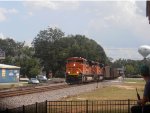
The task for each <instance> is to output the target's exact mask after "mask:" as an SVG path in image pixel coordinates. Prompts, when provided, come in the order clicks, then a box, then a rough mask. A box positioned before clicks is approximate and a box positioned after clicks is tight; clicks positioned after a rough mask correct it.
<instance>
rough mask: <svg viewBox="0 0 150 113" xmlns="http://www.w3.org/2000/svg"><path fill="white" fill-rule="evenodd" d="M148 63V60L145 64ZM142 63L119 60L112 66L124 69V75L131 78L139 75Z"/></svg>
mask: <svg viewBox="0 0 150 113" xmlns="http://www.w3.org/2000/svg"><path fill="white" fill-rule="evenodd" d="M148 62H149V63H150V60H149V61H148V60H147V63H148ZM143 63H144V62H143V61H140V60H129V59H128V60H125V59H119V60H116V61H115V62H114V63H113V64H112V66H113V67H124V68H125V74H126V75H127V76H133V75H138V74H140V69H139V68H140V66H141V65H142V64H143Z"/></svg>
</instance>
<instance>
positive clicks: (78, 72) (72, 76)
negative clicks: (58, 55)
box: [66, 57, 86, 83]
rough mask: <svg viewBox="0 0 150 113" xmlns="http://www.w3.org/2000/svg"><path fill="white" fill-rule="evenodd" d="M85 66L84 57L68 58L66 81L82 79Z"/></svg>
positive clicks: (72, 81) (71, 81)
mask: <svg viewBox="0 0 150 113" xmlns="http://www.w3.org/2000/svg"><path fill="white" fill-rule="evenodd" d="M85 66H86V59H84V58H81V57H71V58H68V59H67V64H66V82H67V83H74V82H79V81H81V79H82V74H83V73H84V67H85Z"/></svg>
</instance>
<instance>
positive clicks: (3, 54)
mask: <svg viewBox="0 0 150 113" xmlns="http://www.w3.org/2000/svg"><path fill="white" fill-rule="evenodd" d="M0 59H5V51H2V49H0Z"/></svg>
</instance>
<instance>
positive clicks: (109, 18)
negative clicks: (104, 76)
mask: <svg viewBox="0 0 150 113" xmlns="http://www.w3.org/2000/svg"><path fill="white" fill-rule="evenodd" d="M91 6H94V7H92V8H91V9H89V8H87V9H86V13H87V14H88V15H92V16H93V18H92V19H91V20H90V21H89V23H88V29H87V30H86V33H87V34H88V35H89V34H90V36H89V37H94V39H95V40H96V41H97V42H98V43H100V44H102V46H105V47H106V48H112V47H115V48H125V47H133V48H138V47H139V46H140V45H143V44H149V45H150V43H149V42H150V38H149V36H150V32H149V31H150V25H149V24H148V19H147V18H146V16H145V11H146V10H145V7H146V6H145V2H142V1H111V2H95V3H94V2H93V3H91ZM106 54H107V55H108V56H110V57H113V58H114V59H117V58H127V59H128V58H131V59H142V57H141V56H140V55H139V54H138V51H137V50H135V49H132V48H131V49H122V50H121V49H116V50H112V49H109V50H107V49H106Z"/></svg>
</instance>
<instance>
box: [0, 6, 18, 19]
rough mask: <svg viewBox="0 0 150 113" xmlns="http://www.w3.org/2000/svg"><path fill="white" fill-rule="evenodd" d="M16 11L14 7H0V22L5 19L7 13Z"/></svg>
mask: <svg viewBox="0 0 150 113" xmlns="http://www.w3.org/2000/svg"><path fill="white" fill-rule="evenodd" d="M17 13H18V11H17V10H16V9H15V8H12V9H6V8H0V22H2V21H5V20H6V19H7V14H17Z"/></svg>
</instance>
